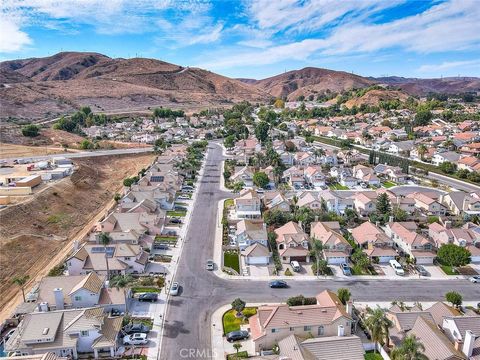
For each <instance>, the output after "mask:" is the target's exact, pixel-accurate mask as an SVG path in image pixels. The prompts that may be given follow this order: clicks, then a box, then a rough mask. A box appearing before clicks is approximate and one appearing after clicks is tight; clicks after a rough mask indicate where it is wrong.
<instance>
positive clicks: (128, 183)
mask: <svg viewBox="0 0 480 360" xmlns="http://www.w3.org/2000/svg"><path fill="white" fill-rule="evenodd" d="M137 181H138V176H134V177H130V178H125V179H123V186H126V187H130V186H132V185H133V184H135V183H136V182H137Z"/></svg>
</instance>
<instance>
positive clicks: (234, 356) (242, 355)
mask: <svg viewBox="0 0 480 360" xmlns="http://www.w3.org/2000/svg"><path fill="white" fill-rule="evenodd" d="M240 350H241V349H240ZM246 358H248V352H247V351H239V352H238V354H228V355H227V360H236V359H246Z"/></svg>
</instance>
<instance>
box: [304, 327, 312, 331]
mask: <svg viewBox="0 0 480 360" xmlns="http://www.w3.org/2000/svg"><path fill="white" fill-rule="evenodd" d="M310 330H312V327H311V326H304V327H303V331H310Z"/></svg>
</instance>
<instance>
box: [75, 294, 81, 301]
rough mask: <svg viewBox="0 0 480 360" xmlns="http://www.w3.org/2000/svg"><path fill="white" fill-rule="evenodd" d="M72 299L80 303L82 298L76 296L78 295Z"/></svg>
mask: <svg viewBox="0 0 480 360" xmlns="http://www.w3.org/2000/svg"><path fill="white" fill-rule="evenodd" d="M74 299H75V301H82V297H81V296H78V295H76V296H75V297H74Z"/></svg>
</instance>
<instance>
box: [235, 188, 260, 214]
mask: <svg viewBox="0 0 480 360" xmlns="http://www.w3.org/2000/svg"><path fill="white" fill-rule="evenodd" d="M234 204H235V213H236V215H237V218H239V219H259V218H260V217H261V216H262V213H261V210H260V207H261V202H260V198H259V197H258V194H257V192H256V191H254V190H252V189H244V190H242V191H241V192H240V196H239V197H238V198H236V199H234Z"/></svg>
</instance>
